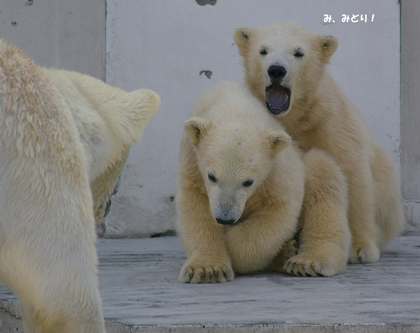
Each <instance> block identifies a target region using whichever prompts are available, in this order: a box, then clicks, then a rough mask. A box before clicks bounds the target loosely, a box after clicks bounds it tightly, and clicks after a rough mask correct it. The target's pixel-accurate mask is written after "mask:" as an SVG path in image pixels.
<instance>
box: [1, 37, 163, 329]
mask: <svg viewBox="0 0 420 333" xmlns="http://www.w3.org/2000/svg"><path fill="white" fill-rule="evenodd" d="M158 106H159V98H158V97H157V95H156V94H155V93H153V92H151V91H138V92H133V93H126V92H123V91H121V90H119V89H115V88H112V87H109V86H107V85H105V84H104V83H102V82H100V81H98V80H96V79H93V78H91V77H88V76H85V75H81V74H78V73H73V72H66V71H56V70H50V69H43V68H40V67H38V66H36V65H35V64H34V63H33V62H32V61H31V60H30V59H29V58H27V57H26V56H25V55H23V54H22V53H21V52H20V51H19V50H17V49H16V48H13V47H11V46H10V45H8V44H7V43H6V42H4V41H1V40H0V179H1V181H0V280H2V281H4V282H5V283H6V284H7V285H9V286H10V288H11V289H12V290H13V291H14V293H15V294H16V295H17V297H18V298H19V300H20V302H21V307H22V315H23V320H24V329H25V332H104V331H105V329H104V321H103V318H102V308H101V298H100V295H99V291H98V280H97V254H96V250H95V240H96V235H95V221H94V214H93V200H92V194H91V190H90V187H89V184H90V182H92V181H94V180H95V178H97V177H100V176H101V174H103V173H106V172H107V170H108V169H109V168H110V167H112V166H113V165H115V164H118V163H119V162H120V161H121V159H124V158H125V154H126V151H127V149H128V148H129V146H130V144H131V143H133V142H134V141H136V140H139V139H140V135H141V131H142V129H143V128H144V126H145V124H146V123H147V121H148V120H149V119H150V118H151V117H152V116H153V115H154V113H155V112H156V111H157V108H158ZM112 186H113V185H112Z"/></svg>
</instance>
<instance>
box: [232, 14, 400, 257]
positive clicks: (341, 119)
mask: <svg viewBox="0 0 420 333" xmlns="http://www.w3.org/2000/svg"><path fill="white" fill-rule="evenodd" d="M234 39H235V42H236V44H237V45H238V47H239V51H240V54H241V55H242V57H243V60H244V67H245V75H246V83H247V85H248V88H249V89H250V91H251V92H252V94H253V95H254V96H256V97H257V98H258V99H260V100H261V102H263V103H264V105H266V106H267V113H268V112H270V113H271V114H272V115H274V117H275V118H276V119H277V120H278V121H279V122H281V123H282V124H283V125H284V126H285V128H286V130H287V132H288V133H289V134H290V135H291V137H292V139H293V140H294V141H296V143H297V144H298V146H299V147H300V148H301V149H302V150H303V151H310V150H311V149H313V148H316V149H320V150H322V151H324V152H326V153H328V154H329V155H330V156H331V157H332V158H333V159H335V160H336V161H337V163H338V164H339V165H340V167H341V168H342V170H343V172H344V174H345V176H346V178H347V184H348V200H349V207H348V219H349V226H350V229H351V233H352V247H351V250H350V261H351V262H352V263H357V262H360V263H368V262H375V261H377V260H378V259H379V256H380V250H381V249H383V248H384V246H385V245H386V244H387V243H388V242H389V241H390V240H391V239H392V238H393V237H395V236H397V235H398V234H399V233H400V232H401V231H402V229H403V227H404V217H403V214H402V206H401V195H400V190H399V182H398V177H397V173H396V171H395V168H394V166H393V159H392V157H391V156H390V155H389V153H388V152H387V151H386V150H385V149H384V148H383V147H382V146H380V145H379V144H378V143H377V142H376V140H375V139H374V137H373V135H372V134H371V132H370V129H369V128H368V126H367V124H366V121H365V119H364V118H363V116H362V114H361V113H360V111H359V110H358V109H357V107H356V106H355V105H354V104H353V103H352V102H351V101H350V100H349V99H348V97H347V96H346V95H345V94H344V93H343V92H342V91H341V89H340V88H339V87H338V85H337V83H336V82H335V81H334V80H333V79H332V77H331V76H330V75H329V74H328V72H327V71H326V68H325V67H326V66H325V65H326V64H327V63H328V62H329V59H330V57H331V56H332V54H333V53H334V51H335V50H336V49H337V46H338V41H337V38H336V37H334V36H331V35H318V34H316V33H314V32H311V31H309V30H307V29H305V28H304V27H302V26H300V25H298V24H297V23H294V22H288V21H285V22H278V23H273V24H270V25H267V26H264V27H262V28H256V29H251V28H248V27H241V28H238V29H236V31H235V33H234ZM322 183H323V180H322V179H320V182H319V183H318V184H322ZM305 191H306V194H305V198H306V199H305V200H306V201H307V202H309V201H310V200H309V197H308V196H314V198H315V197H317V195H318V194H317V186H316V185H314V183H310V182H307V184H306V187H305ZM318 192H319V191H318ZM314 202H315V201H314ZM323 205H324V204H323V203H316V202H315V205H313V207H314V211H312V210H311V207H308V206H307V205H305V207H304V208H305V209H306V210H307V214H306V215H307V216H306V221H305V224H308V223H321V224H322V223H324V222H322V219H323V218H322V216H323V215H324V216H325V214H318V213H316V214H315V213H314V212H316V211H322V206H323ZM320 218H321V220H320ZM317 220H318V222H315V221H317ZM302 230H304V229H302Z"/></svg>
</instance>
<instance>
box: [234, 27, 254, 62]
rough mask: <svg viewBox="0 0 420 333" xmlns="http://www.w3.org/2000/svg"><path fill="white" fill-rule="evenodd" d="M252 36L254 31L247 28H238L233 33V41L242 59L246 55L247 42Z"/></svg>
mask: <svg viewBox="0 0 420 333" xmlns="http://www.w3.org/2000/svg"><path fill="white" fill-rule="evenodd" d="M254 34H255V32H254V30H252V29H251V28H248V27H241V28H238V29H236V30H235V32H234V33H233V39H234V40H235V43H236V45H238V48H239V52H240V53H241V55H242V56H243V57H244V56H245V55H246V54H247V53H248V45H249V41H250V39H251V37H252V36H253V35H254Z"/></svg>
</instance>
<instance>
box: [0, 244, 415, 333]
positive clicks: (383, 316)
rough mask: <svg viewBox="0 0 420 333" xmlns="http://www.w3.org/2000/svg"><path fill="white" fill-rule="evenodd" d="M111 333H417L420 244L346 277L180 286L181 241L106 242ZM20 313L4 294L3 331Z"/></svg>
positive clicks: (0, 304) (0, 306)
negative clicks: (197, 332)
mask: <svg viewBox="0 0 420 333" xmlns="http://www.w3.org/2000/svg"><path fill="white" fill-rule="evenodd" d="M97 246H98V252H99V258H100V268H99V281H100V290H101V295H102V299H103V310H104V316H105V320H106V323H107V332H109V333H116V332H133V333H134V332H172V333H176V332H196V331H199V332H285V333H292V332H293V333H294V332H369V333H370V332H420V236H402V237H399V238H397V239H395V240H393V241H392V242H391V243H390V244H389V245H388V247H387V248H386V249H385V251H384V252H383V254H382V257H381V259H380V261H379V262H377V263H374V264H367V265H349V266H348V268H347V270H346V271H345V272H344V273H343V274H340V275H337V276H334V277H330V278H324V277H317V278H309V277H306V278H303V277H294V276H289V275H285V274H257V275H252V276H237V277H236V278H235V280H234V281H232V282H228V283H224V284H203V285H189V284H180V283H178V282H177V280H178V274H179V271H180V269H181V266H182V265H183V263H184V261H185V254H184V250H183V248H182V246H181V244H180V241H179V239H178V238H177V237H161V238H147V239H144V238H143V239H100V240H99V241H98V244H97ZM19 313H20V312H19V306H18V303H17V301H16V298H15V297H14V296H13V294H12V293H11V292H10V291H9V290H8V289H7V288H6V287H4V286H0V332H16V331H20V332H21V331H22V329H21V323H20V319H19V318H20V314H19Z"/></svg>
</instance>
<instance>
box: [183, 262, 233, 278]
mask: <svg viewBox="0 0 420 333" xmlns="http://www.w3.org/2000/svg"><path fill="white" fill-rule="evenodd" d="M234 276H235V275H234V273H233V269H232V267H231V266H230V265H227V264H213V265H206V264H195V263H189V262H187V263H186V264H185V265H184V267H183V268H182V270H181V274H179V279H178V281H179V282H181V283H216V282H227V281H231V280H233V278H234Z"/></svg>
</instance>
